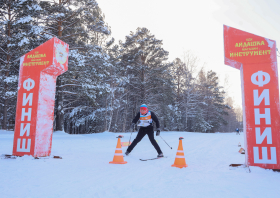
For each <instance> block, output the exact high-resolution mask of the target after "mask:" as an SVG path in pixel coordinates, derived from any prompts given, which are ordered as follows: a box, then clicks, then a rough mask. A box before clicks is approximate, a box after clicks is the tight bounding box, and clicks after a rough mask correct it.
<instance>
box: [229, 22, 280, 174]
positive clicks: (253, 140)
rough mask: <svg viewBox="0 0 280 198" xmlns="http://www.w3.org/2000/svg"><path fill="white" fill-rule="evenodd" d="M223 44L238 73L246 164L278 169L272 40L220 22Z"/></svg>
mask: <svg viewBox="0 0 280 198" xmlns="http://www.w3.org/2000/svg"><path fill="white" fill-rule="evenodd" d="M224 47H225V64H226V65H229V66H232V67H234V68H236V69H239V70H240V75H241V84H242V97H243V100H242V101H243V126H244V129H243V130H244V134H245V150H246V152H245V156H246V165H248V166H259V167H262V168H268V169H280V133H279V130H280V116H279V115H280V112H279V110H280V109H279V88H278V72H277V71H278V70H277V60H276V42H275V41H273V40H270V39H267V38H264V37H260V36H257V35H254V34H250V33H247V32H244V31H241V30H238V29H235V28H232V27H228V26H225V25H224Z"/></svg>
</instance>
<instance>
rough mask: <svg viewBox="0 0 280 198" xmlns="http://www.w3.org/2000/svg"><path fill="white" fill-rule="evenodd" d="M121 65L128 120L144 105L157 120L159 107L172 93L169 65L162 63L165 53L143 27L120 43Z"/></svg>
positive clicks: (159, 112)
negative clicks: (126, 79) (125, 72)
mask: <svg viewBox="0 0 280 198" xmlns="http://www.w3.org/2000/svg"><path fill="white" fill-rule="evenodd" d="M122 50H123V51H122V65H123V67H125V68H126V70H127V77H128V81H129V83H128V84H127V86H126V87H125V88H126V89H127V90H128V92H129V98H130V99H129V101H130V104H129V109H132V111H131V113H130V114H129V115H127V116H129V117H130V119H131V118H132V117H133V116H135V114H136V113H137V112H138V111H139V106H140V104H142V103H145V104H147V105H148V107H149V108H150V109H151V110H153V111H154V112H155V113H156V114H157V115H158V116H159V117H161V116H163V114H164V113H165V112H161V108H160V106H161V104H162V103H163V102H164V100H165V98H166V97H167V95H168V94H170V93H172V86H171V85H172V83H171V75H170V72H169V68H170V65H171V64H170V63H166V61H167V58H168V52H167V51H165V50H164V49H163V48H162V40H158V39H156V38H155V36H154V35H152V34H151V33H150V31H149V30H148V29H147V28H137V30H136V32H135V33H133V32H131V33H130V35H129V36H126V39H125V42H124V43H122Z"/></svg>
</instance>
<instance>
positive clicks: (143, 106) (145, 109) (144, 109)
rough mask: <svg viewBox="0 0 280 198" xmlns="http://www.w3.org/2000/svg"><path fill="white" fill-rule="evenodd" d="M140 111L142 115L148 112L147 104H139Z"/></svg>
mask: <svg viewBox="0 0 280 198" xmlns="http://www.w3.org/2000/svg"><path fill="white" fill-rule="evenodd" d="M140 113H141V114H142V115H145V114H146V113H148V107H147V105H145V104H142V105H141V106H140Z"/></svg>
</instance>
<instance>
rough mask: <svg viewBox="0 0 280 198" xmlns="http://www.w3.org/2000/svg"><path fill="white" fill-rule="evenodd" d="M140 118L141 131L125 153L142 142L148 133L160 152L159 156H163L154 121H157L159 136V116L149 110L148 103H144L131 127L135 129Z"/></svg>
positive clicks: (127, 153)
mask: <svg viewBox="0 0 280 198" xmlns="http://www.w3.org/2000/svg"><path fill="white" fill-rule="evenodd" d="M139 119H140V123H139V124H138V126H140V129H139V132H138V133H137V136H136V138H135V139H134V140H133V142H132V143H131V145H130V146H129V147H128V148H127V150H126V152H125V154H126V155H129V153H130V152H131V151H132V150H133V148H134V147H135V146H136V144H137V143H138V142H140V141H141V140H142V138H143V137H144V136H145V135H146V134H147V135H148V137H149V139H150V141H151V143H152V145H153V146H154V147H155V149H156V150H157V153H158V155H157V157H163V153H162V151H161V149H160V148H159V145H158V144H157V142H156V140H155V138H154V131H153V121H155V123H156V127H157V132H156V135H157V136H158V135H159V134H160V128H159V121H158V118H157V116H156V115H155V114H154V112H152V111H149V110H148V107H147V105H145V104H142V105H141V106H140V112H138V113H137V115H136V116H135V118H134V119H133V120H132V124H131V129H133V127H134V125H135V124H136V123H137V121H138V120H139Z"/></svg>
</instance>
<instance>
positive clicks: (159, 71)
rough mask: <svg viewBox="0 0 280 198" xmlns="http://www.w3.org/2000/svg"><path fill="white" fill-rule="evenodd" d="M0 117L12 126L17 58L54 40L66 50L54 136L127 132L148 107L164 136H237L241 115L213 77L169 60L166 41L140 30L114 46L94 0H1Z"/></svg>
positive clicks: (194, 60) (192, 62) (187, 59)
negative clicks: (141, 109) (60, 132)
mask: <svg viewBox="0 0 280 198" xmlns="http://www.w3.org/2000/svg"><path fill="white" fill-rule="evenodd" d="M0 37H1V39H0V73H1V75H0V84H1V85H0V92H1V94H0V118H1V128H2V129H7V128H8V127H9V126H10V125H11V124H12V123H13V122H14V120H15V112H16V101H17V86H18V85H17V83H18V74H19V58H20V57H21V56H22V55H24V54H26V53H27V52H29V51H30V50H32V49H34V48H36V47H37V46H39V45H41V44H42V43H44V42H46V41H47V40H49V39H50V38H52V37H57V38H58V39H60V40H62V41H64V42H66V43H68V44H69V48H70V50H69V61H68V71H67V72H66V73H64V74H63V75H61V76H59V77H58V78H57V84H56V99H55V112H54V130H55V131H56V130H64V131H66V132H67V133H70V134H78V133H98V132H103V131H111V132H125V131H128V130H129V127H130V124H131V121H132V118H133V117H134V116H135V115H136V113H137V112H138V111H139V106H140V105H141V104H143V103H145V104H147V106H148V108H149V110H152V111H154V112H155V114H156V115H157V116H158V118H159V120H160V124H161V129H162V130H168V131H195V132H216V131H220V132H232V131H234V129H235V128H236V127H239V128H242V111H241V110H240V109H234V108H233V101H232V98H230V97H228V96H227V93H226V91H227V90H225V88H223V87H222V86H220V85H219V78H218V76H217V74H216V73H215V72H214V71H211V70H210V71H206V70H205V69H203V68H202V67H200V65H199V61H198V57H196V56H194V55H193V54H191V53H190V52H185V53H184V54H183V56H182V55H178V57H180V56H181V58H176V59H175V60H173V61H169V60H168V52H167V51H166V50H165V49H164V48H163V41H162V40H160V39H157V38H156V36H155V35H153V34H152V33H151V32H150V31H149V30H148V29H147V28H144V27H143V28H137V29H136V30H133V31H131V32H130V33H128V35H127V36H125V37H124V41H118V42H116V41H115V39H114V38H113V37H112V31H111V28H110V26H109V25H108V24H107V23H106V22H105V15H104V14H103V13H102V10H101V8H100V7H99V6H98V4H97V2H96V1H95V0H50V1H39V0H0Z"/></svg>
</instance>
